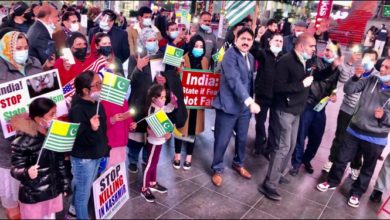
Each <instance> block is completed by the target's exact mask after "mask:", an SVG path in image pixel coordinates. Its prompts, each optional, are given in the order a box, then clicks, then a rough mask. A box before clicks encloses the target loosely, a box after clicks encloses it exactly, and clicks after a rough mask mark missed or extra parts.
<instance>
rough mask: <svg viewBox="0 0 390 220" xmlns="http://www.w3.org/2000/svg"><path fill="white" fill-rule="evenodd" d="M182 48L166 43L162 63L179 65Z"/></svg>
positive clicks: (181, 57) (182, 52) (182, 53)
mask: <svg viewBox="0 0 390 220" xmlns="http://www.w3.org/2000/svg"><path fill="white" fill-rule="evenodd" d="M183 55H184V50H182V49H180V48H177V47H173V46H170V45H167V48H166V49H165V54H164V58H163V63H166V64H169V65H172V66H176V67H180V64H181V61H182V59H183Z"/></svg>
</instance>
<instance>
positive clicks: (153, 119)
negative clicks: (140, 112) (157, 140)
mask: <svg viewBox="0 0 390 220" xmlns="http://www.w3.org/2000/svg"><path fill="white" fill-rule="evenodd" d="M145 120H146V122H147V123H148V125H149V127H150V128H151V129H152V130H153V132H154V134H156V136H157V137H162V136H164V135H165V134H167V133H170V132H172V131H173V130H174V127H173V124H172V122H171V121H170V120H169V118H168V116H167V114H165V112H164V111H163V110H162V109H161V110H159V111H157V112H156V113H154V114H152V115H150V116H148V117H147V118H146V119H145Z"/></svg>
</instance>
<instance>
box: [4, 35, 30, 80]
mask: <svg viewBox="0 0 390 220" xmlns="http://www.w3.org/2000/svg"><path fill="white" fill-rule="evenodd" d="M20 35H23V36H24V37H25V38H26V39H27V37H26V35H25V34H24V33H22V32H18V31H11V32H8V33H6V34H5V35H4V36H3V38H1V39H0V57H1V58H3V59H4V60H5V61H7V62H8V63H11V64H12V65H13V66H14V67H15V68H16V69H17V70H18V71H19V72H20V73H21V74H22V75H23V76H25V75H26V73H25V70H24V65H20V64H19V63H17V62H16V61H15V59H14V53H15V51H16V43H17V41H18V37H19V36H20Z"/></svg>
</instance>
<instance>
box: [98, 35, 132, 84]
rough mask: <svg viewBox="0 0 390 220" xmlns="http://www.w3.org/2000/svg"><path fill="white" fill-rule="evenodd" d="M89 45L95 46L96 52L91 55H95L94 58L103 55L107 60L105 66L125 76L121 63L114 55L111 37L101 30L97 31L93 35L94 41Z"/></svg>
mask: <svg viewBox="0 0 390 220" xmlns="http://www.w3.org/2000/svg"><path fill="white" fill-rule="evenodd" d="M91 47H95V48H96V52H97V53H96V54H94V55H92V56H95V59H98V58H99V57H100V56H104V57H105V58H106V61H107V63H106V65H105V67H106V68H107V69H109V70H110V71H112V72H113V73H115V74H118V75H120V76H122V77H125V73H124V70H123V66H122V63H121V61H120V60H119V59H118V58H117V57H115V54H114V52H113V50H112V46H111V39H110V36H108V34H106V33H103V32H100V33H97V34H96V35H95V42H94V43H93V45H92V44H91Z"/></svg>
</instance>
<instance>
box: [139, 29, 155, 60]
mask: <svg viewBox="0 0 390 220" xmlns="http://www.w3.org/2000/svg"><path fill="white" fill-rule="evenodd" d="M150 38H156V40H157V33H156V32H155V31H154V30H153V29H152V28H143V29H142V30H141V33H140V35H139V42H138V44H139V45H138V46H141V47H142V49H143V50H144V51H146V48H145V45H146V41H147V40H148V39H150ZM158 49H159V48H158V42H157V47H156V49H155V51H151V52H149V53H148V54H149V55H154V54H156V53H157V51H158Z"/></svg>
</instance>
